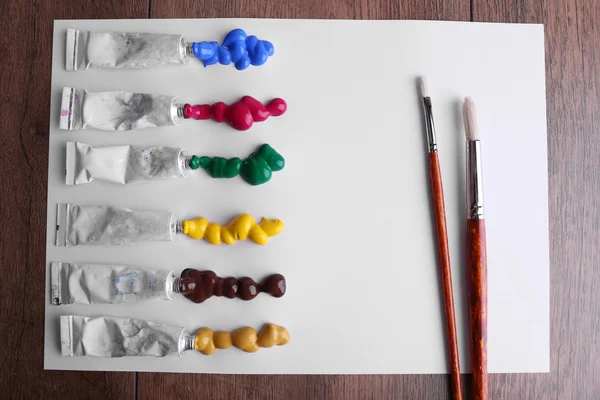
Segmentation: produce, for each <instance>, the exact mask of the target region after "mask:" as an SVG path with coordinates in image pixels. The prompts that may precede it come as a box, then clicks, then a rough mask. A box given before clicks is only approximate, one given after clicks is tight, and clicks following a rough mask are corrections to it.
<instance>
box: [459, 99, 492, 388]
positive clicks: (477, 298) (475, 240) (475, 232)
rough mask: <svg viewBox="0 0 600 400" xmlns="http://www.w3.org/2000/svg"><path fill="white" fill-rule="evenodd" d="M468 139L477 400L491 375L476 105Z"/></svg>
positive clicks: (467, 115) (470, 106)
mask: <svg viewBox="0 0 600 400" xmlns="http://www.w3.org/2000/svg"><path fill="white" fill-rule="evenodd" d="M463 117H464V121H465V136H466V140H467V271H468V275H469V280H468V284H469V321H470V325H471V364H472V368H473V398H474V399H475V400H484V399H487V398H488V375H487V260H486V244H485V222H484V218H483V179H482V175H481V143H480V141H479V132H478V131H477V117H476V111H475V103H473V100H472V99H471V98H469V97H467V98H466V99H465V102H464V104H463Z"/></svg>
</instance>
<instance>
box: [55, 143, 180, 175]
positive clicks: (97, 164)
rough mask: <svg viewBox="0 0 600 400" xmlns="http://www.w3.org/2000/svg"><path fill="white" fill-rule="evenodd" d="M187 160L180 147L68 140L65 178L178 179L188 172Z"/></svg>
mask: <svg viewBox="0 0 600 400" xmlns="http://www.w3.org/2000/svg"><path fill="white" fill-rule="evenodd" d="M186 161H187V160H186V157H185V156H184V154H183V149H181V148H174V147H164V146H132V145H123V146H102V147H92V146H90V145H89V144H85V143H79V142H67V145H66V169H65V178H66V184H67V185H80V184H83V183H89V182H92V181H94V180H97V181H105V182H112V183H121V184H127V183H134V182H140V181H150V180H163V179H175V178H180V177H183V176H185V172H186V170H187V168H186Z"/></svg>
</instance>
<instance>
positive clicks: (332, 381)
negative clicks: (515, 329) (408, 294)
mask: <svg viewBox="0 0 600 400" xmlns="http://www.w3.org/2000/svg"><path fill="white" fill-rule="evenodd" d="M208 17H214V18H217V17H257V18H265V17H268V18H332V19H354V18H355V19H443V20H461V21H489V22H531V23H544V24H545V32H546V75H547V76H546V82H547V83H546V88H547V99H548V107H547V108H548V150H549V153H548V157H549V167H548V174H549V180H550V193H549V196H550V197H549V204H550V242H551V243H550V251H551V255H550V256H551V299H550V312H551V335H550V337H551V345H550V350H551V358H550V371H551V372H550V373H549V374H529V375H523V374H513V375H504V374H499V375H491V376H490V397H491V398H493V399H510V400H515V399H577V400H583V399H600V233H599V229H598V223H599V222H600V203H599V200H600V157H599V153H600V100H599V98H600V27H599V24H600V0H538V1H535V0H471V1H469V0H446V1H439V0H405V1H401V0H392V1H381V0H373V1H370V2H369V1H366V0H354V1H351V0H328V1H323V0H321V1H312V0H305V1H303V0H288V1H287V2H286V1H276V0H271V1H268V0H257V1H245V0H223V1H218V0H204V1H203V0H196V1H190V0H180V1H177V0H129V1H122V2H121V1H117V0H102V1H98V0H96V1H94V0H86V1H68V0H53V1H39V0H31V1H10V0H2V1H0V22H1V23H0V33H1V34H0V98H1V99H2V107H1V108H0V115H1V117H0V148H1V149H2V151H1V154H2V156H1V157H0V166H1V173H0V193H1V198H0V210H1V220H0V259H1V264H0V267H1V269H0V271H1V272H2V278H1V279H0V293H1V294H2V301H1V302H0V337H1V338H2V340H4V341H5V342H4V343H5V344H4V349H3V350H2V351H0V393H3V394H2V395H0V397H1V398H27V399H41V398H45V399H55V398H56V399H59V398H60V399H70V398H73V399H86V400H92V399H100V398H102V399H117V398H118V399H133V398H139V399H232V398H236V399H354V398H356V399H359V398H361V399H362V398H368V399H383V398H395V399H400V398H403V399H445V398H448V393H449V388H448V383H449V380H448V377H447V376H436V375H414V376H413V375H404V376H402V375H400V376H396V375H394V376H224V375H216V376H211V375H183V374H158V373H116V372H112V373H103V372H57V371H44V369H43V346H44V344H43V343H44V304H45V301H46V297H47V290H46V287H45V281H44V276H45V269H46V267H47V266H46V260H45V238H46V193H47V192H46V186H47V174H48V167H47V165H48V126H49V109H50V75H51V69H50V64H51V56H52V23H53V20H54V19H75V18H79V19H85V18H89V19H92V18H208ZM416 40H418V39H416ZM529 207H535V204H528V203H527V201H526V199H524V202H523V213H522V216H521V218H523V219H526V218H527V209H528V208H529ZM463 379H464V381H465V383H468V381H469V377H468V376H466V375H465V376H464V378H463Z"/></svg>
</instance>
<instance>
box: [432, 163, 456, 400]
mask: <svg viewBox="0 0 600 400" xmlns="http://www.w3.org/2000/svg"><path fill="white" fill-rule="evenodd" d="M429 178H430V180H431V194H432V199H433V210H434V219H435V230H436V236H437V248H438V255H439V263H440V272H441V274H440V277H441V281H442V295H443V297H444V313H445V314H446V318H445V322H446V340H447V341H448V353H449V354H448V355H449V358H450V377H451V382H452V395H453V396H452V398H453V399H455V400H461V399H462V390H461V383H460V361H459V358H458V339H457V335H456V320H455V317H454V293H453V291H452V269H451V267H450V251H449V250H448V230H447V228H446V206H445V204H444V187H443V185H442V174H441V169H440V160H439V157H438V153H437V152H433V153H429Z"/></svg>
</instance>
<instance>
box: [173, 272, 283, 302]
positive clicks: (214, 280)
mask: <svg viewBox="0 0 600 400" xmlns="http://www.w3.org/2000/svg"><path fill="white" fill-rule="evenodd" d="M177 289H178V292H179V293H182V294H183V295H184V296H185V297H187V298H188V299H190V300H192V301H193V302H194V303H202V302H204V301H205V300H207V299H209V298H210V297H212V296H218V297H227V298H229V299H233V298H235V297H238V298H240V299H242V300H252V299H253V298H255V297H256V296H257V295H258V294H259V293H261V292H262V293H268V294H270V295H271V296H273V297H281V296H283V295H284V294H285V289H286V285H285V277H284V276H283V275H281V274H273V275H269V276H267V277H266V278H265V279H264V280H263V281H262V282H261V283H260V284H257V283H256V282H254V280H253V279H252V278H248V277H243V278H240V279H236V278H233V277H228V278H221V277H219V276H217V274H215V273H214V272H213V271H199V270H197V269H193V268H187V269H185V270H183V272H182V273H181V277H180V278H179V284H178V288H177Z"/></svg>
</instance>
